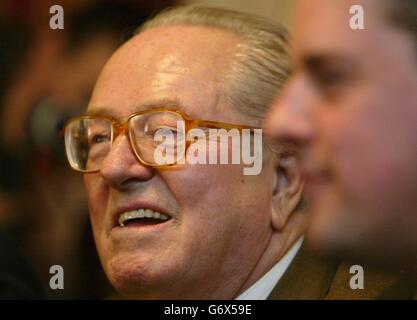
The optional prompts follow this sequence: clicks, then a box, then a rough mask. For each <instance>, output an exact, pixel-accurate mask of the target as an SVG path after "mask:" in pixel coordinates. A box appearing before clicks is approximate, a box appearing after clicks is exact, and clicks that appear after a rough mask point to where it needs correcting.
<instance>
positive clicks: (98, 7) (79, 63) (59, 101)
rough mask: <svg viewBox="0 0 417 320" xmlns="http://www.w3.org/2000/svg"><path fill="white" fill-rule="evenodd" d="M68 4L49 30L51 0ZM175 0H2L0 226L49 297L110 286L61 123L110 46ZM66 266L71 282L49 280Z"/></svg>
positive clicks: (76, 110)
mask: <svg viewBox="0 0 417 320" xmlns="http://www.w3.org/2000/svg"><path fill="white" fill-rule="evenodd" d="M53 4H60V5H62V7H63V8H64V13H65V15H64V17H65V18H64V19H65V20H64V30H59V29H58V30H51V29H50V27H49V20H50V18H51V14H50V13H49V8H50V7H51V6H52V5H53ZM173 4H174V1H169V0H165V1H164V0H159V1H145V0H143V1H98V0H96V1H94V0H89V1H80V0H77V1H74V0H71V1H69V0H68V1H60V2H59V3H55V2H52V1H48V0H43V1H39V0H38V1H34V0H19V1H12V0H1V1H0V52H1V54H0V132H1V134H0V168H1V169H0V170H1V174H0V231H1V233H4V234H8V235H9V236H10V237H12V238H14V239H15V240H16V241H17V243H18V244H19V246H20V247H21V249H22V251H23V252H24V254H25V255H26V256H27V257H28V258H29V260H30V261H31V262H32V264H33V265H34V267H35V270H36V271H37V272H38V274H39V275H40V277H41V280H42V283H43V284H44V286H45V290H46V292H47V295H48V296H49V297H51V298H62V299H70V298H106V297H111V296H112V295H113V293H112V291H111V289H110V286H109V285H108V283H107V280H106V279H105V276H104V275H103V272H102V270H101V266H100V263H99V260H98V257H97V253H96V250H95V247H94V243H93V237H92V233H91V228H90V224H89V221H88V211H87V204H86V199H85V194H84V189H83V181H82V176H81V175H76V174H74V172H73V171H71V170H70V169H69V166H68V165H67V163H66V159H65V155H64V149H63V148H64V147H63V141H62V139H61V137H60V134H59V131H60V128H62V125H63V123H64V122H65V120H66V119H67V118H69V117H70V116H73V115H76V114H81V113H83V111H84V109H85V107H86V105H87V103H88V100H89V97H90V94H91V90H92V88H93V85H94V83H95V80H96V78H97V76H98V74H99V72H100V69H101V68H102V66H103V64H104V63H105V61H106V60H107V59H108V58H109V56H110V55H111V53H112V52H113V51H114V50H115V49H116V48H117V47H118V46H119V45H120V44H121V43H122V42H124V41H125V40H126V39H128V38H129V37H130V35H131V34H132V32H133V31H134V30H135V29H136V28H137V27H138V26H139V25H140V24H141V23H142V22H143V21H144V20H145V19H146V18H147V17H149V16H150V15H152V14H154V13H155V12H158V11H159V10H161V9H163V8H164V7H166V6H170V5H173ZM52 265H61V266H62V267H63V268H64V271H65V290H51V289H49V288H48V283H49V278H50V276H51V275H50V274H49V269H50V267H51V266H52Z"/></svg>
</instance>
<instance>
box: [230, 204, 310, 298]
mask: <svg viewBox="0 0 417 320" xmlns="http://www.w3.org/2000/svg"><path fill="white" fill-rule="evenodd" d="M306 229H307V217H306V215H305V213H304V212H294V214H293V215H292V217H291V218H290V219H289V221H288V223H287V224H286V226H285V227H284V228H283V230H280V231H274V232H273V233H272V235H271V238H270V241H269V243H268V245H267V247H266V249H265V251H264V253H263V254H262V256H261V258H260V259H259V261H258V263H257V264H256V266H255V267H254V269H253V271H252V272H251V273H250V275H249V277H248V278H247V280H246V281H245V282H244V283H243V285H242V287H241V288H240V289H239V291H238V292H237V294H236V296H235V297H234V298H236V297H237V296H239V295H240V294H241V293H243V292H244V291H246V290H247V289H248V288H250V287H251V286H252V285H253V284H254V283H256V282H257V281H258V280H259V279H260V278H262V276H264V275H265V274H266V273H267V272H268V271H269V270H271V268H272V267H274V265H275V264H277V263H278V262H279V261H280V260H281V259H282V258H283V257H284V256H285V255H286V254H287V252H288V251H289V250H290V249H291V248H292V247H293V246H294V244H295V243H296V242H297V241H298V240H299V239H300V238H301V237H302V236H303V235H304V233H305V231H306Z"/></svg>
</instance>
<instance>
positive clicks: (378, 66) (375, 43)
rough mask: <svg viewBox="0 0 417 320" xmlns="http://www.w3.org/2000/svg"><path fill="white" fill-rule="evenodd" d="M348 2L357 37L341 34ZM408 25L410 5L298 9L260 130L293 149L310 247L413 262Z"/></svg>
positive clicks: (412, 44)
mask: <svg viewBox="0 0 417 320" xmlns="http://www.w3.org/2000/svg"><path fill="white" fill-rule="evenodd" d="M357 4H360V5H362V6H363V9H364V19H365V20H364V22H365V29H364V30H352V29H351V28H350V24H349V21H350V19H351V17H352V14H350V11H349V9H350V7H351V6H352V5H357ZM416 21H417V3H416V2H415V1H413V0H399V1H397V0H396V1H394V0H392V1H388V0H386V1H379V0H378V1H377V0H364V1H359V2H358V1H350V0H341V1H333V0H320V1H307V0H305V1H300V3H299V6H298V10H297V14H296V20H295V29H294V43H293V50H294V52H293V60H294V73H293V76H292V78H291V79H290V81H289V84H288V86H287V87H286V88H285V89H284V90H283V91H282V94H281V95H279V96H278V97H277V99H276V100H275V103H274V104H273V107H272V112H271V114H270V118H269V119H268V123H267V127H268V130H269V131H270V133H271V134H272V135H273V136H274V137H275V138H276V139H277V141H287V142H288V141H290V142H293V143H295V144H297V145H298V146H300V147H302V149H303V155H304V160H305V162H304V164H305V171H306V177H307V184H308V186H307V193H308V195H309V196H308V197H309V201H310V208H311V211H313V213H314V215H315V219H313V222H312V225H311V230H310V235H311V240H312V241H313V243H314V244H315V245H316V246H318V247H320V248H322V249H325V250H326V251H330V252H333V253H339V254H340V253H343V254H348V255H349V256H350V257H356V258H357V257H358V256H359V257H362V258H372V259H374V261H375V259H376V260H377V261H379V262H380V261H381V260H382V261H383V262H385V263H398V262H400V263H401V264H402V265H403V266H408V265H409V264H412V263H415V262H416V261H417V257H416V254H417V250H416V248H417V214H416V213H417V201H416V190H417V165H416V164H417V125H416V124H417V47H416V43H417V41H416V40H417V34H416V31H417V29H416V28H417V25H416ZM413 250H414V253H413Z"/></svg>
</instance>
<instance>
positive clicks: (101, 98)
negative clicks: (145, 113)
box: [85, 26, 273, 298]
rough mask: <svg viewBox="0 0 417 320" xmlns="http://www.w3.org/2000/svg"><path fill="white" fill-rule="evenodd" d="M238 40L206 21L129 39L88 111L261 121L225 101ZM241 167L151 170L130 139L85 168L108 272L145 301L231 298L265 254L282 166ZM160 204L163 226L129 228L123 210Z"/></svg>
mask: <svg viewBox="0 0 417 320" xmlns="http://www.w3.org/2000/svg"><path fill="white" fill-rule="evenodd" d="M238 40H239V39H238V38H237V37H235V36H234V35H232V34H229V33H227V32H223V31H218V30H212V29H208V28H201V27H180V26H178V27H162V28H157V29H153V30H149V31H146V32H144V33H142V34H140V35H138V36H136V37H134V38H133V39H132V40H131V41H129V42H128V43H127V44H125V45H124V46H123V47H122V48H121V49H119V50H118V51H117V52H116V53H115V55H114V56H113V57H112V58H111V59H110V61H109V62H108V64H107V65H106V67H105V68H104V70H103V72H102V74H101V76H100V78H99V80H98V82H97V85H96V88H95V91H94V94H93V97H92V99H91V102H90V104H89V106H88V111H89V112H94V113H99V114H110V115H112V116H114V117H115V118H118V119H120V120H126V118H127V117H128V116H129V115H130V114H132V113H134V112H137V111H141V110H145V109H148V108H151V107H164V106H167V107H170V106H173V105H174V107H173V108H174V109H178V107H177V106H176V102H177V101H178V100H179V101H181V102H182V103H181V104H182V105H183V106H182V107H181V108H182V109H181V111H183V112H185V113H186V114H188V115H189V116H191V117H193V118H200V119H206V120H214V121H222V122H229V123H239V124H248V125H253V124H254V123H253V121H251V120H250V119H248V118H246V117H245V116H243V115H241V114H240V113H239V112H237V111H236V110H235V109H234V108H232V107H231V106H230V105H229V104H227V103H226V101H225V98H224V96H223V93H224V92H223V91H222V90H223V84H224V83H223V78H224V75H225V74H224V73H225V72H228V70H229V67H230V59H231V58H232V54H233V51H234V48H235V46H236V44H237V43H238ZM242 172H243V167H242V165H190V164H185V165H182V166H177V167H174V168H168V169H152V168H150V167H146V166H144V165H142V164H140V163H139V162H138V161H137V159H136V158H135V156H134V153H133V151H132V150H131V147H130V145H129V142H128V139H127V137H126V136H119V137H117V138H116V140H115V142H114V144H113V147H112V150H111V151H110V153H109V154H108V156H107V157H106V159H105V160H104V163H103V165H102V168H101V171H100V172H99V173H95V174H86V175H85V184H86V188H87V193H88V200H89V206H90V213H91V221H92V225H93V230H94V236H95V240H96V243H97V247H98V251H99V255H100V258H101V260H102V264H103V266H104V269H105V272H106V274H107V275H108V277H109V279H110V281H111V282H112V284H113V285H114V286H115V287H116V288H117V289H118V290H120V291H121V292H124V293H126V294H130V295H132V296H135V297H139V298H140V297H142V298H161V297H162V298H232V297H234V295H235V294H236V293H237V291H238V290H239V286H240V285H241V284H242V283H243V282H244V281H245V279H246V278H247V277H248V275H249V274H250V272H251V270H252V269H253V268H254V266H255V265H256V263H257V261H258V259H259V258H260V256H261V255H262V253H263V251H264V249H265V247H266V245H267V242H268V240H269V239H270V236H271V233H272V229H271V217H270V215H271V185H272V177H273V174H272V172H273V168H272V166H271V165H269V164H268V163H264V166H263V171H262V172H261V174H260V175H258V176H244V175H243V174H242ZM140 208H151V209H157V210H158V211H159V212H161V213H164V214H166V215H168V216H169V217H170V219H169V220H167V221H166V222H164V223H159V224H152V225H143V224H129V225H127V226H125V227H121V226H119V225H118V223H117V219H118V217H119V215H120V214H121V213H122V212H125V211H129V210H133V209H140Z"/></svg>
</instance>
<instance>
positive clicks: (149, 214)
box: [119, 209, 169, 227]
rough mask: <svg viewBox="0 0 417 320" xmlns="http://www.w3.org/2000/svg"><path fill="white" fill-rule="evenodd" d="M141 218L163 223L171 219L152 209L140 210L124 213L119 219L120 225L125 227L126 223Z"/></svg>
mask: <svg viewBox="0 0 417 320" xmlns="http://www.w3.org/2000/svg"><path fill="white" fill-rule="evenodd" d="M139 218H152V219H158V220H163V221H165V220H168V219H169V217H168V216H167V215H165V214H163V213H160V212H158V211H153V210H152V209H138V210H132V211H127V212H124V213H122V214H121V215H120V217H119V225H120V226H122V227H124V225H125V222H126V221H129V220H132V219H139Z"/></svg>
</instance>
